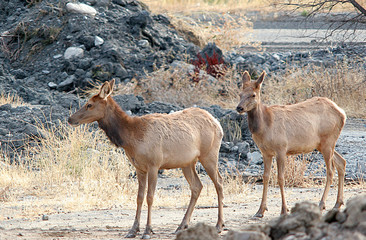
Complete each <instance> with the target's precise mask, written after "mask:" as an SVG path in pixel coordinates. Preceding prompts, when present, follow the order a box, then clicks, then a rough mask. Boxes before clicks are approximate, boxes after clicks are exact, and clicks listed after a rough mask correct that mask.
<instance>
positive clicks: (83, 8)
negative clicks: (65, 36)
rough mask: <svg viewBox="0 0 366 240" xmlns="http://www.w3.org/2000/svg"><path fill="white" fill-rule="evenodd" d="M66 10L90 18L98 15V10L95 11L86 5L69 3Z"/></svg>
mask: <svg viewBox="0 0 366 240" xmlns="http://www.w3.org/2000/svg"><path fill="white" fill-rule="evenodd" d="M66 10H67V11H69V12H73V13H80V14H86V15H90V16H95V15H96V14H97V10H95V8H93V7H91V6H89V5H86V4H84V3H67V4H66Z"/></svg>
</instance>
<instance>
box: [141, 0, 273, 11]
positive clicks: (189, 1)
mask: <svg viewBox="0 0 366 240" xmlns="http://www.w3.org/2000/svg"><path fill="white" fill-rule="evenodd" d="M142 2H144V3H145V4H146V5H147V6H148V7H149V8H150V10H151V11H153V12H155V13H165V12H184V13H189V12H192V11H215V12H238V11H242V10H264V9H267V8H269V7H271V5H273V4H275V3H277V1H273V0H257V1H250V0H248V1H238V0H225V1H222V0H163V1H160V0H143V1H142Z"/></svg>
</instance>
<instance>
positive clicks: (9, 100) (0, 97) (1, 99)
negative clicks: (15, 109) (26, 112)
mask: <svg viewBox="0 0 366 240" xmlns="http://www.w3.org/2000/svg"><path fill="white" fill-rule="evenodd" d="M3 104H11V105H13V106H24V105H26V103H25V102H24V101H23V99H22V98H21V97H19V96H18V95H16V94H10V93H8V94H6V93H4V92H2V93H1V94H0V105H3Z"/></svg>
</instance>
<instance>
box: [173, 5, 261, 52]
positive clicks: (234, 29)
mask: <svg viewBox="0 0 366 240" xmlns="http://www.w3.org/2000/svg"><path fill="white" fill-rule="evenodd" d="M202 16H204V17H202ZM169 17H170V19H171V23H172V25H173V26H174V27H175V28H176V30H177V31H178V32H179V33H181V34H182V36H184V37H185V38H186V39H187V40H189V41H192V42H193V43H195V44H196V45H198V46H200V47H201V48H203V47H204V46H205V45H206V44H207V43H209V42H214V43H215V44H216V45H217V46H218V47H219V48H220V49H222V50H230V49H232V48H233V47H235V46H243V45H251V46H253V47H257V48H259V47H260V43H253V41H252V38H251V34H250V33H251V32H252V24H251V23H250V22H249V21H248V20H247V19H246V17H245V16H244V15H242V14H238V15H234V16H233V15H231V14H226V13H225V14H221V13H215V12H212V13H203V12H194V13H190V15H182V14H173V13H169Z"/></svg>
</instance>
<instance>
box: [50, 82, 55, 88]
mask: <svg viewBox="0 0 366 240" xmlns="http://www.w3.org/2000/svg"><path fill="white" fill-rule="evenodd" d="M48 86H49V87H50V88H57V84H56V83H54V82H49V83H48Z"/></svg>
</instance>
